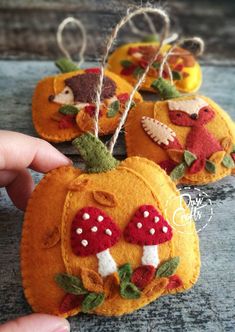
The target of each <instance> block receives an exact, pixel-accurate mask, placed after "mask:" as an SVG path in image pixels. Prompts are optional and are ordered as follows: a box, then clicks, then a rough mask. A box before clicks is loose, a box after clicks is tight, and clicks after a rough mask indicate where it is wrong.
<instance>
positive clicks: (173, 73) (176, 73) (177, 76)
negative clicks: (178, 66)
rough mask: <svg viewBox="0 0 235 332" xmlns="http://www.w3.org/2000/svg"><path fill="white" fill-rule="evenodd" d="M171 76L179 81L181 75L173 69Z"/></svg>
mask: <svg viewBox="0 0 235 332" xmlns="http://www.w3.org/2000/svg"><path fill="white" fill-rule="evenodd" d="M172 77H173V80H174V81H179V80H181V79H182V75H181V74H180V72H178V71H175V70H173V72H172Z"/></svg>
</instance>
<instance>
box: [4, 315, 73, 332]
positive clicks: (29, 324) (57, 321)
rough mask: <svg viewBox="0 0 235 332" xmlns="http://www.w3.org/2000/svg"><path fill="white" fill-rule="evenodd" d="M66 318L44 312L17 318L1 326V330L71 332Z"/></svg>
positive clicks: (13, 331)
mask: <svg viewBox="0 0 235 332" xmlns="http://www.w3.org/2000/svg"><path fill="white" fill-rule="evenodd" d="M69 331H70V327H69V323H68V321H67V320H66V319H63V318H59V317H56V316H50V315H44V314H32V315H29V316H25V317H21V318H17V319H16V320H12V321H10V322H8V323H6V324H3V325H1V326H0V332H69Z"/></svg>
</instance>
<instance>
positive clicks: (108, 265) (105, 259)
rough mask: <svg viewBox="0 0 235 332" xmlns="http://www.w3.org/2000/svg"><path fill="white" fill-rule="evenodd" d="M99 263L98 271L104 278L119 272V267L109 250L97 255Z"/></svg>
mask: <svg viewBox="0 0 235 332" xmlns="http://www.w3.org/2000/svg"><path fill="white" fill-rule="evenodd" d="M96 257H97V258H98V261H99V266H98V271H99V274H100V275H101V276H102V277H106V276H108V275H109V274H112V273H114V272H116V271H117V265H116V263H115V261H114V259H113V257H112V256H111V255H110V252H109V249H106V250H104V251H101V252H99V253H98V254H96Z"/></svg>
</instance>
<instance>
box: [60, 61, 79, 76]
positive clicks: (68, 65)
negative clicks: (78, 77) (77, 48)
mask: <svg viewBox="0 0 235 332" xmlns="http://www.w3.org/2000/svg"><path fill="white" fill-rule="evenodd" d="M55 65H56V67H57V68H59V70H60V71H61V73H70V72H71V71H75V70H78V69H79V68H78V66H77V65H76V64H75V63H74V62H72V61H71V60H69V59H66V58H61V59H59V60H57V61H56V62H55Z"/></svg>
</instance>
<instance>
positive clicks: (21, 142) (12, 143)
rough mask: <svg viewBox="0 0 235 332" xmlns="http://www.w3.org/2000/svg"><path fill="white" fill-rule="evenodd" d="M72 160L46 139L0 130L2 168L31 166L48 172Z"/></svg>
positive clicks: (13, 168) (0, 160)
mask: <svg viewBox="0 0 235 332" xmlns="http://www.w3.org/2000/svg"><path fill="white" fill-rule="evenodd" d="M71 163H72V162H71V160H70V159H68V158H67V157H66V156H64V155H63V154H62V153H60V152H59V151H58V150H57V149H56V148H54V147H53V146H52V145H51V144H49V143H47V142H46V141H44V140H42V139H39V138H35V137H30V136H27V135H24V134H20V133H15V132H11V131H4V130H1V131H0V169H1V170H19V169H23V168H27V167H30V168H32V169H34V170H35V171H38V172H43V173H45V172H48V171H50V170H51V169H54V168H57V167H59V166H65V165H70V164H71Z"/></svg>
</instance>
